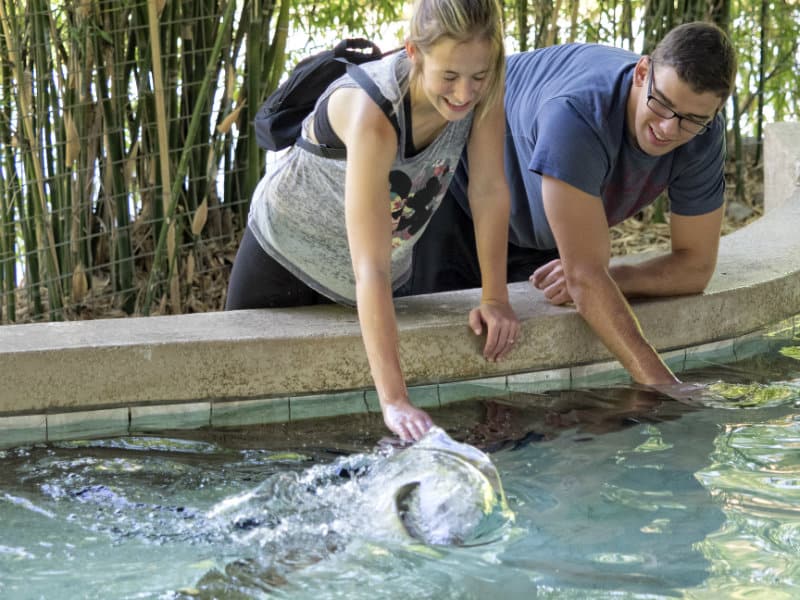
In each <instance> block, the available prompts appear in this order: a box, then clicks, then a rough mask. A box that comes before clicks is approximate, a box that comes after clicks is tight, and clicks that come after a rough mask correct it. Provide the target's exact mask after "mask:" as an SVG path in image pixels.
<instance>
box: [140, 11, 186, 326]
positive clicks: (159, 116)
mask: <svg viewBox="0 0 800 600" xmlns="http://www.w3.org/2000/svg"><path fill="white" fill-rule="evenodd" d="M147 17H148V26H149V32H150V50H151V56H152V69H153V93H154V96H155V101H156V128H157V130H158V151H159V167H160V170H161V204H162V207H163V210H164V214H165V215H166V214H169V205H170V192H171V189H172V184H171V180H170V172H169V138H168V135H167V106H166V102H165V100H164V76H163V73H162V70H161V36H160V34H159V27H158V24H159V17H158V0H148V1H147ZM166 223H167V227H168V228H169V229H168V231H167V239H168V245H167V256H168V260H169V263H170V264H172V262H173V261H174V260H175V257H176V248H175V222H174V221H173V220H172V218H170V217H167V219H166ZM155 266H156V265H155V264H154V265H153V267H154V268H155ZM169 290H170V302H171V304H172V310H173V312H175V313H179V312H180V307H181V296H180V286H179V284H178V277H177V273H173V274H172V276H171V277H170V280H169Z"/></svg>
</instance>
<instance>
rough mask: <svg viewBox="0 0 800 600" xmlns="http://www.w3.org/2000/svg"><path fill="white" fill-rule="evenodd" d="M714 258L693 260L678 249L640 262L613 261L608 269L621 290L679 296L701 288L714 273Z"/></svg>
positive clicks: (698, 290)
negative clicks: (712, 259)
mask: <svg viewBox="0 0 800 600" xmlns="http://www.w3.org/2000/svg"><path fill="white" fill-rule="evenodd" d="M713 272H714V264H713V263H712V262H711V261H699V260H692V259H691V258H689V257H687V256H685V255H683V254H681V253H677V252H670V253H669V254H665V255H663V256H657V257H655V258H652V259H650V260H647V261H645V262H642V263H638V264H620V263H618V264H612V265H611V267H610V268H609V273H610V274H611V277H612V278H613V280H614V282H615V283H616V284H617V286H618V287H619V289H620V291H621V292H622V293H623V294H624V295H625V296H626V297H629V298H632V297H637V296H680V295H684V294H698V293H700V292H702V291H703V290H704V289H705V287H706V285H708V281H709V280H710V279H711V275H712V274H713Z"/></svg>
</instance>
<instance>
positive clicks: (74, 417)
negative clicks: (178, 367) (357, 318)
mask: <svg viewBox="0 0 800 600" xmlns="http://www.w3.org/2000/svg"><path fill="white" fill-rule="evenodd" d="M792 342H795V343H796V342H800V315H797V316H795V317H792V318H790V319H786V320H784V321H782V322H780V323H778V324H776V325H774V326H772V327H769V328H767V329H765V330H762V331H758V332H754V333H750V334H747V335H743V336H740V337H737V338H733V339H727V340H722V341H718V342H711V343H707V344H702V345H700V346H694V347H690V348H684V349H681V350H673V351H670V352H665V353H663V354H662V356H663V358H664V360H665V361H666V362H667V364H668V365H669V366H670V367H671V368H672V369H673V370H674V371H675V372H678V373H680V372H683V371H688V370H690V369H697V368H700V367H703V366H711V365H719V364H725V363H730V362H734V361H738V360H743V359H745V358H749V357H752V356H755V355H757V354H762V353H764V352H768V351H770V350H774V349H776V348H779V347H781V346H783V345H786V344H787V343H792ZM630 382H631V379H630V377H629V376H628V374H627V372H626V371H625V370H624V369H623V368H622V366H621V365H620V364H619V363H618V362H616V361H609V362H602V363H594V364H588V365H577V366H572V367H565V368H560V369H551V370H543V371H535V372H530V373H518V374H513V375H506V376H502V377H492V378H488V379H475V380H469V381H460V382H453V383H439V384H433V385H421V386H412V387H410V388H409V394H410V397H411V400H412V402H413V403H414V404H415V405H416V406H419V407H420V408H437V407H440V406H443V405H446V404H450V403H453V402H460V401H465V400H471V399H474V398H480V397H493V398H502V397H503V396H509V395H511V394H513V393H542V392H546V391H549V390H566V389H576V388H586V387H602V386H608V385H619V384H625V383H630ZM367 412H370V413H378V412H380V406H379V403H378V397H377V394H376V393H375V391H374V390H354V391H350V392H341V393H335V394H324V395H322V394H321V395H306V396H295V397H282V398H264V399H257V400H241V401H213V400H210V401H202V402H190V403H180V404H161V405H143V406H137V405H131V406H127V407H115V408H107V409H100V410H87V411H74V412H59V413H50V414H30V415H17V416H7V417H0V449H3V448H11V447H14V446H20V445H25V444H32V443H42V442H54V441H64V440H74V439H86V438H98V437H112V436H122V435H130V434H140V433H148V432H155V431H164V430H172V429H196V428H200V427H207V426H210V427H231V426H242V425H257V424H266V423H285V422H290V421H300V420H304V419H318V418H324V417H333V416H338V415H347V414H358V413H367Z"/></svg>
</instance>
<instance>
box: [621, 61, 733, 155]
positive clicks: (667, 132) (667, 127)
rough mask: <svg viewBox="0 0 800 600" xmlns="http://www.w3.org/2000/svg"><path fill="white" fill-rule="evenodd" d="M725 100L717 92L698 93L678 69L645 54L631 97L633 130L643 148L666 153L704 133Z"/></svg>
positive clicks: (629, 118) (648, 150) (652, 153)
mask: <svg viewBox="0 0 800 600" xmlns="http://www.w3.org/2000/svg"><path fill="white" fill-rule="evenodd" d="M722 104H723V102H722V99H721V98H720V97H719V96H717V95H716V94H715V93H713V92H703V93H702V94H698V93H697V92H695V91H693V90H692V88H691V87H690V86H689V84H688V83H686V82H685V81H683V80H682V79H681V78H680V77H678V74H677V73H676V72H675V69H673V68H672V67H670V66H667V65H659V64H657V63H656V64H654V63H652V62H651V60H650V58H649V57H647V56H643V57H642V58H641V59H640V60H639V62H638V63H637V64H636V67H635V71H634V75H633V86H632V87H631V93H630V96H629V97H628V128H629V133H630V134H631V136H632V138H633V140H634V141H635V143H636V145H637V146H638V147H639V148H640V149H641V150H642V151H643V152H645V153H647V154H649V155H650V156H663V155H664V154H667V153H668V152H671V151H672V150H675V148H677V147H678V146H680V145H682V144H685V143H686V142H688V141H689V140H691V139H692V138H694V137H695V136H696V135H702V134H703V133H704V131H705V127H704V126H705V125H709V124H710V123H711V121H712V120H713V119H714V117H715V116H716V114H717V112H718V111H719V109H720V108H722Z"/></svg>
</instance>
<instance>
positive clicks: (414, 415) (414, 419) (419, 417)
mask: <svg viewBox="0 0 800 600" xmlns="http://www.w3.org/2000/svg"><path fill="white" fill-rule="evenodd" d="M381 410H382V411H383V422H384V423H386V426H387V427H388V428H389V429H390V430H391V431H392V432H393V433H395V434H396V435H398V436H400V439H401V440H403V441H404V442H411V441H417V440H418V439H420V438H421V437H422V436H423V435H425V432H427V431H428V429H430V428H431V426H432V425H433V421H432V420H431V418H430V416H428V413H426V412H425V411H424V410H420V409H418V408H416V407H415V406H413V405H412V404H411V403H410V402H408V401H406V402H405V403H402V404H400V403H398V404H388V403H387V404H384V405H382V406H381Z"/></svg>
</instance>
